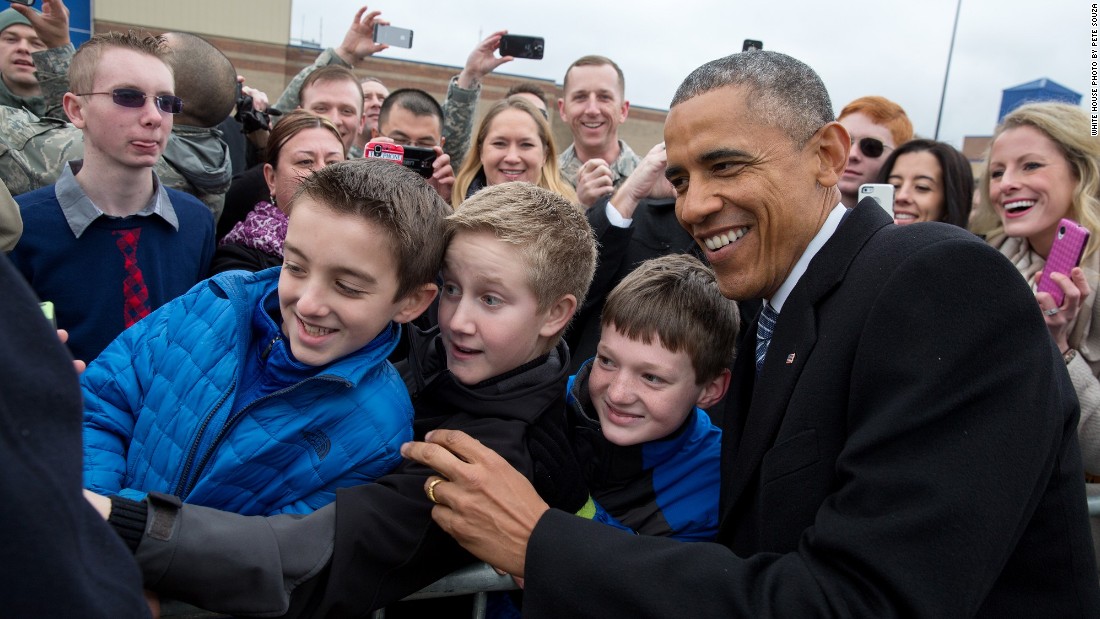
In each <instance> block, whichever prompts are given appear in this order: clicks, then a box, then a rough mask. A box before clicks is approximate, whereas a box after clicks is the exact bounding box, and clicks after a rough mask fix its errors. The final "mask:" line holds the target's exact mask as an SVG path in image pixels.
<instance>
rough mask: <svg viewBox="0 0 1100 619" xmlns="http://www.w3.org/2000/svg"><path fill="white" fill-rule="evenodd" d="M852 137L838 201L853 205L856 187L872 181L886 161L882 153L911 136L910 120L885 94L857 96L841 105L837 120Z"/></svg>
mask: <svg viewBox="0 0 1100 619" xmlns="http://www.w3.org/2000/svg"><path fill="white" fill-rule="evenodd" d="M837 120H838V122H840V124H842V125H844V128H845V129H847V130H848V134H849V135H850V136H851V139H852V149H851V150H850V151H848V166H847V167H846V168H845V169H844V175H843V176H841V177H840V182H839V183H838V186H839V187H840V201H841V202H842V203H843V204H844V206H846V207H848V208H853V207H854V206H855V205H856V202H859V186H860V185H862V184H864V183H873V182H875V179H876V178H877V177H878V172H879V169H881V168H882V164H883V162H884V161H886V157H885V156H884V155H888V154H890V151H892V150H894V148H896V147H898V146H901V145H902V144H904V143H905V142H908V141H909V140H912V139H913V123H911V122H909V116H907V115H906V114H905V110H903V109H902V107H901V106H900V105H898V104H897V103H894V102H893V101H891V100H889V99H887V98H885V97H877V96H871V97H860V98H858V99H856V100H855V101H852V102H851V103H849V104H848V105H846V106H844V109H842V110H841V111H840V116H839V118H838V119H837Z"/></svg>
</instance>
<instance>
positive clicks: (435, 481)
mask: <svg viewBox="0 0 1100 619" xmlns="http://www.w3.org/2000/svg"><path fill="white" fill-rule="evenodd" d="M441 483H443V479H442V478H440V479H433V480H432V483H430V484H428V498H429V499H430V500H431V502H432V503H435V504H436V505H439V501H437V500H435V487H436V486H438V485H439V484H441Z"/></svg>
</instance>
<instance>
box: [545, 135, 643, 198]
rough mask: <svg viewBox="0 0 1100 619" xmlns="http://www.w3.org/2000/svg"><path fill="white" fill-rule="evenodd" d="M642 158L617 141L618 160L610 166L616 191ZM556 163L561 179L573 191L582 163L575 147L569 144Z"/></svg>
mask: <svg viewBox="0 0 1100 619" xmlns="http://www.w3.org/2000/svg"><path fill="white" fill-rule="evenodd" d="M641 161H642V158H641V157H639V156H638V155H636V154H634V151H633V150H631V149H630V147H629V146H627V144H626V142H624V141H622V140H619V158H618V159H616V160H615V161H614V162H613V163H612V164H611V176H612V182H613V183H614V184H615V189H618V188H619V186H620V185H622V184H623V181H624V180H626V177H628V176H630V175H631V174H633V173H634V168H637V167H638V164H639V163H641ZM558 163H559V164H560V165H561V175H562V177H563V178H564V179H565V180H567V181H569V184H570V185H572V186H573V189H576V188H577V172H578V171H579V170H580V169H581V165H582V164H583V163H584V162H583V161H581V160H580V159H578V158H577V149H576V147H575V145H573V144H570V145H569V148H567V149H565V150H564V151H563V152H562V154H561V155H558Z"/></svg>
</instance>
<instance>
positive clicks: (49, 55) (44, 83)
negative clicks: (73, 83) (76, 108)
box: [31, 43, 76, 120]
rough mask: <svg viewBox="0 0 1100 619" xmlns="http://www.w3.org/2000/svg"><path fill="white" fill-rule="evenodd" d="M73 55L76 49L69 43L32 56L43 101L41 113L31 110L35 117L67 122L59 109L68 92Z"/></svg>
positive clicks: (62, 111)
mask: <svg viewBox="0 0 1100 619" xmlns="http://www.w3.org/2000/svg"><path fill="white" fill-rule="evenodd" d="M75 53H76V49H74V48H73V46H72V43H70V44H68V45H65V46H64V47H51V48H50V49H47V50H44V51H41V52H35V53H34V54H32V56H33V57H34V74H35V76H36V77H38V85H39V86H41V87H42V99H43V111H42V113H39V112H34V110H31V111H32V112H34V113H35V115H37V116H48V117H50V118H60V119H61V120H69V117H68V116H66V115H65V110H64V109H63V108H62V107H61V100H62V98H63V97H64V96H65V93H66V92H68V90H69V65H70V64H72V60H73V54H75Z"/></svg>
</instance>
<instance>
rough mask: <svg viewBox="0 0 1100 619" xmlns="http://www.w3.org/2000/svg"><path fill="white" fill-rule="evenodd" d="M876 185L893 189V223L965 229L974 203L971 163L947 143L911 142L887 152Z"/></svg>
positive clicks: (932, 141)
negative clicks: (936, 223)
mask: <svg viewBox="0 0 1100 619" xmlns="http://www.w3.org/2000/svg"><path fill="white" fill-rule="evenodd" d="M875 182H876V183H888V184H890V185H893V186H894V223H896V224H897V225H899V226H906V225H909V224H914V223H917V222H921V221H942V222H945V223H949V224H951V225H954V226H958V227H960V228H965V227H967V223H968V221H969V218H970V208H971V205H972V203H973V200H974V174H973V172H971V171H970V162H969V161H968V160H967V159H966V157H965V156H963V154H962V153H960V152H959V151H957V150H955V149H954V148H953V147H952V146H951V145H950V144H945V143H943V142H936V141H935V140H923V139H920V140H910V141H908V142H906V143H904V144H902V145H901V146H899V147H898V148H896V149H895V150H894V151H893V152H891V153H890V156H888V157H887V158H886V161H885V162H883V164H882V169H881V170H879V174H878V179H876V180H875Z"/></svg>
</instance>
